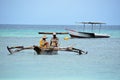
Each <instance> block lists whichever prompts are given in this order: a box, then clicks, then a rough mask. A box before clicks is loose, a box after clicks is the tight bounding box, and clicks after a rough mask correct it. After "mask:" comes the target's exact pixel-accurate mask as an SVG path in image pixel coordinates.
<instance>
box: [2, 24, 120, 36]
mask: <svg viewBox="0 0 120 80" xmlns="http://www.w3.org/2000/svg"><path fill="white" fill-rule="evenodd" d="M66 28H68V29H73V30H76V31H83V26H82V25H0V37H40V36H41V35H39V34H38V32H66V30H65V29H66ZM85 31H86V32H91V26H86V29H85ZM93 32H96V33H99V26H96V27H94V30H93ZM100 33H106V34H109V35H111V38H120V25H104V26H102V28H101V32H100Z"/></svg>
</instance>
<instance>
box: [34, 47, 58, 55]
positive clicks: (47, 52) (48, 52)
mask: <svg viewBox="0 0 120 80" xmlns="http://www.w3.org/2000/svg"><path fill="white" fill-rule="evenodd" d="M34 50H35V52H36V53H37V54H38V55H57V54H58V50H53V49H41V48H39V47H38V46H34Z"/></svg>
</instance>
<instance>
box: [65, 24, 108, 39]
mask: <svg viewBox="0 0 120 80" xmlns="http://www.w3.org/2000/svg"><path fill="white" fill-rule="evenodd" d="M80 23H81V24H84V28H83V32H78V31H75V30H71V29H66V30H67V31H68V33H69V35H70V36H71V38H109V37H110V35H108V34H102V33H100V30H101V24H105V23H101V22H80ZM86 24H91V25H92V29H91V30H92V32H85V25H86ZM96 24H99V25H100V26H99V33H94V32H93V26H94V25H96Z"/></svg>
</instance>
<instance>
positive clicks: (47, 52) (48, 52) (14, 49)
mask: <svg viewBox="0 0 120 80" xmlns="http://www.w3.org/2000/svg"><path fill="white" fill-rule="evenodd" d="M28 49H32V50H34V51H35V52H36V53H37V55H57V54H58V51H69V52H75V53H77V54H79V55H81V54H87V52H86V51H83V50H80V49H76V48H73V47H67V48H58V47H54V48H47V49H42V48H40V47H38V46H32V47H24V46H16V47H8V46H7V50H8V51H9V53H10V54H14V53H16V52H20V51H22V50H28Z"/></svg>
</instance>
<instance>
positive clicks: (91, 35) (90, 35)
mask: <svg viewBox="0 0 120 80" xmlns="http://www.w3.org/2000/svg"><path fill="white" fill-rule="evenodd" d="M69 35H70V36H71V37H72V38H109V37H110V36H109V35H107V34H96V33H87V32H78V33H77V34H73V33H69Z"/></svg>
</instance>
